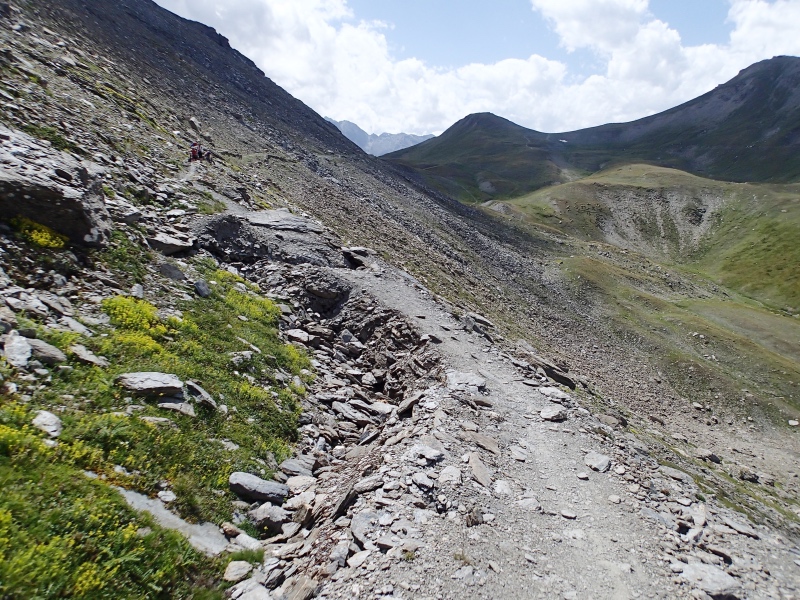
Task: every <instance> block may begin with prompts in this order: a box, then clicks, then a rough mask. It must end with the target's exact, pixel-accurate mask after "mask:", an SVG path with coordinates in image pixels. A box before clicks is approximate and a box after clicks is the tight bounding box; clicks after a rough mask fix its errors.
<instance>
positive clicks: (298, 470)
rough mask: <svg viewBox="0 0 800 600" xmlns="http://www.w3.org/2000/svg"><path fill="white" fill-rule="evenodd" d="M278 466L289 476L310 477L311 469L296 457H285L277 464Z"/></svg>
mask: <svg viewBox="0 0 800 600" xmlns="http://www.w3.org/2000/svg"><path fill="white" fill-rule="evenodd" d="M278 468H279V469H280V470H281V471H283V472H284V473H286V474H287V475H288V476H289V477H294V476H296V475H304V476H306V477H311V469H309V468H308V466H306V465H305V464H304V463H302V462H301V461H299V460H297V459H296V458H287V459H286V460H285V461H283V462H282V463H281V464H280V465H278Z"/></svg>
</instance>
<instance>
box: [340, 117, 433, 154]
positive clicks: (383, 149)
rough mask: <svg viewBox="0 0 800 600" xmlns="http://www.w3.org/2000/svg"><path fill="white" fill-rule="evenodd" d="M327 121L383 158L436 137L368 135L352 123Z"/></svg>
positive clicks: (368, 150)
mask: <svg viewBox="0 0 800 600" xmlns="http://www.w3.org/2000/svg"><path fill="white" fill-rule="evenodd" d="M325 120H326V121H328V122H329V123H332V124H333V125H335V126H336V127H337V128H338V129H339V131H341V132H342V134H343V135H344V136H345V137H346V138H347V139H349V140H350V141H351V142H353V143H354V144H355V145H356V146H358V147H359V148H361V149H362V150H363V151H364V152H366V153H367V154H372V155H373V156H383V155H384V154H389V153H390V152H395V151H397V150H404V149H406V148H409V147H411V146H415V145H416V144H419V143H421V142H424V141H425V140H429V139H431V138H432V137H434V136H433V135H432V134H427V135H413V134H410V133H381V134H380V135H376V134H374V133H367V132H366V131H364V130H363V129H361V127H359V126H358V125H356V124H355V123H353V122H352V121H335V120H334V119H331V118H330V117H325Z"/></svg>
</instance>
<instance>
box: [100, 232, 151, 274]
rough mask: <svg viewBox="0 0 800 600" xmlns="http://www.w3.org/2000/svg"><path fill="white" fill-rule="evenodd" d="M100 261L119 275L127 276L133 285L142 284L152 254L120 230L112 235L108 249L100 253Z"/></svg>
mask: <svg viewBox="0 0 800 600" xmlns="http://www.w3.org/2000/svg"><path fill="white" fill-rule="evenodd" d="M98 258H99V260H100V261H101V262H103V263H104V264H106V265H108V267H109V268H111V269H112V270H113V271H115V272H117V273H125V274H127V275H128V276H129V277H130V278H131V280H132V281H133V283H142V282H144V278H145V276H146V275H147V269H146V265H147V263H148V262H150V260H151V256H150V252H148V251H145V250H143V249H142V247H141V246H140V245H139V244H138V243H137V242H135V241H132V240H131V239H129V238H128V236H127V235H126V234H125V233H124V232H122V231H119V230H115V231H113V232H112V233H111V240H110V243H109V244H108V248H106V249H105V250H103V251H102V252H101V253H99V257H98Z"/></svg>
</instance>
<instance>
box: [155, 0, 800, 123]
mask: <svg viewBox="0 0 800 600" xmlns="http://www.w3.org/2000/svg"><path fill="white" fill-rule="evenodd" d="M530 1H531V6H532V9H533V10H535V11H538V12H539V13H540V14H541V15H542V16H543V17H544V18H545V19H546V20H547V22H548V23H549V24H550V25H551V27H552V28H553V30H554V31H555V32H556V33H557V34H558V36H559V39H560V42H561V44H562V46H564V47H565V48H566V49H567V50H568V51H572V50H576V49H579V48H583V49H588V50H589V51H590V52H592V53H593V54H594V55H595V56H596V57H597V59H598V60H599V61H600V62H599V64H600V65H601V67H600V68H599V70H598V72H596V73H594V74H592V75H590V76H588V77H585V78H583V79H580V80H578V81H575V78H574V76H571V74H570V73H569V71H568V68H567V66H566V65H565V64H564V63H561V62H559V61H555V60H551V59H548V58H546V57H542V56H537V55H533V56H531V57H529V58H528V59H526V60H521V59H507V60H502V61H499V62H496V63H493V64H469V65H465V66H462V67H460V68H456V69H437V68H434V67H431V66H429V65H426V64H425V63H424V62H423V61H420V60H417V59H405V60H396V59H395V58H394V57H393V56H392V55H391V52H390V50H389V45H388V43H387V40H386V37H385V35H384V32H385V30H386V27H387V25H386V24H384V23H380V22H364V21H360V22H359V21H357V20H356V19H355V16H354V15H353V14H352V11H351V10H350V8H349V7H348V5H347V1H346V0H291V1H287V0H227V1H226V2H224V3H223V2H221V1H220V0H158V2H159V3H160V4H161V5H163V6H165V7H166V8H168V9H170V10H173V11H174V12H176V13H178V14H180V15H182V16H185V17H187V18H192V19H195V20H198V21H201V22H204V23H206V24H208V25H211V26H212V27H215V28H216V29H217V30H218V31H220V32H221V33H222V34H223V35H225V36H227V37H229V38H230V40H231V44H232V45H233V46H234V47H235V48H237V49H239V50H240V51H241V52H242V53H244V54H245V55H247V56H248V57H250V58H251V59H252V60H253V61H255V62H256V64H258V65H259V67H261V68H262V69H263V70H264V71H265V73H266V74H267V75H268V76H269V77H271V78H272V79H273V80H274V81H275V82H276V83H278V84H279V85H281V86H283V87H284V88H286V89H287V90H288V91H289V92H290V93H292V94H293V95H295V96H296V97H298V98H300V99H301V100H303V101H304V102H305V103H306V104H308V105H309V106H311V107H312V108H314V109H315V110H316V111H317V112H319V113H320V114H322V115H325V116H330V117H333V118H335V119H339V120H341V119H347V120H350V121H353V122H355V123H357V124H358V125H360V126H361V127H363V128H364V129H365V130H367V131H370V132H382V131H394V132H397V131H405V132H407V133H428V132H439V131H442V130H443V129H445V128H447V127H449V126H450V125H451V124H452V123H454V122H455V121H456V120H458V119H460V118H462V117H464V116H465V115H467V114H470V113H474V112H484V111H488V112H493V113H495V114H498V115H501V116H504V117H506V118H509V119H511V120H512V121H514V122H516V123H519V124H521V125H525V126H528V127H532V128H535V129H539V130H542V131H564V130H570V129H578V128H581V127H587V126H591V125H598V124H601V123H606V122H609V121H624V120H631V119H635V118H639V117H642V116H645V115H647V114H652V113H654V112H658V111H660V110H664V109H666V108H669V107H671V106H675V105H677V104H679V103H681V102H685V101H687V100H689V99H691V98H693V97H696V96H698V95H700V94H702V93H704V92H706V91H708V90H710V89H712V88H713V87H714V86H715V85H717V84H719V83H722V82H723V81H726V80H727V79H730V78H731V77H733V76H734V75H735V74H736V73H737V72H738V71H739V70H741V69H742V68H744V67H746V66H748V65H749V64H751V63H753V62H756V61H758V60H762V59H765V58H771V57H772V56H774V55H777V54H794V55H798V54H800V36H798V35H797V25H796V24H797V23H800V0H775V1H772V2H768V1H767V0H731V5H730V11H729V15H728V20H729V21H730V22H731V23H732V24H733V27H734V30H733V32H732V34H731V37H730V40H729V41H728V43H726V44H717V45H714V44H707V45H702V46H693V47H688V46H684V45H683V44H682V41H681V38H680V35H679V34H678V32H677V31H675V30H674V29H672V28H670V27H669V25H668V24H667V23H664V22H662V21H660V20H658V19H656V18H654V17H653V16H652V15H651V13H650V12H649V10H648V0H569V1H567V0H530Z"/></svg>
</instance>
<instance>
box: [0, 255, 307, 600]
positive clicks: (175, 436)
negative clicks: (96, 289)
mask: <svg viewBox="0 0 800 600" xmlns="http://www.w3.org/2000/svg"><path fill="white" fill-rule="evenodd" d="M200 269H202V270H203V271H204V276H205V277H206V278H208V279H209V280H210V281H213V282H216V284H215V285H214V284H212V287H213V290H214V291H213V294H212V296H211V297H209V298H206V299H199V298H198V299H194V300H191V301H185V302H184V303H183V304H182V305H181V307H180V308H181V313H180V316H177V315H176V316H170V317H164V316H163V315H161V314H160V313H159V312H158V311H157V310H156V307H155V306H153V305H151V304H149V303H147V302H145V301H143V300H137V299H134V298H129V297H115V298H111V299H107V300H106V301H105V302H104V303H103V305H102V308H103V310H104V311H105V312H106V313H107V314H108V315H109V317H110V319H111V325H110V326H108V327H106V328H97V329H98V331H97V333H98V334H100V335H96V336H93V337H91V338H85V337H82V336H80V335H79V334H76V333H72V332H54V331H53V330H48V329H45V328H43V327H41V326H40V325H38V324H37V323H35V322H33V321H27V320H25V319H23V323H21V326H26V327H32V328H34V329H36V330H37V333H38V335H39V337H41V338H42V339H45V340H47V341H49V342H50V343H52V344H54V345H56V346H58V347H59V348H61V349H62V350H64V351H65V352H66V353H67V354H68V356H69V357H70V362H69V366H70V367H71V369H53V370H52V372H51V373H50V376H49V378H48V379H47V381H44V380H40V382H41V383H43V385H41V384H40V382H37V383H35V384H34V385H31V384H30V383H28V382H26V381H24V379H21V378H19V377H18V374H17V373H15V372H13V371H11V369H8V368H5V367H3V373H2V374H3V376H4V378H5V379H6V381H7V382H9V383H16V384H17V385H18V386H19V387H20V391H19V393H24V394H26V399H25V402H24V403H23V402H21V401H20V399H19V397H17V396H16V395H15V394H14V395H4V396H3V397H2V399H0V486H1V487H2V489H3V494H1V495H0V557H2V560H0V596H2V597H4V598H30V597H37V598H56V597H66V596H69V597H76V598H111V597H113V598H144V597H149V598H175V597H186V598H189V597H201V596H198V595H197V594H199V593H200V592H199V591H198V590H201V589H202V587H203V585H204V584H202V582H203V581H205V582H209V581H212V580H213V579H214V578H215V577H216V576H217V575H216V574H217V573H218V571H219V566H218V565H212V564H211V563H210V562H209V561H208V560H206V559H203V558H202V557H200V556H199V555H197V553H195V552H194V551H193V550H191V549H190V548H189V547H188V546H187V544H186V542H185V541H183V540H182V538H180V536H176V535H172V534H170V533H167V532H164V531H162V530H161V529H159V528H158V527H156V526H154V525H153V524H152V523H150V522H149V520H148V519H147V518H146V517H143V516H138V515H136V514H135V513H133V512H132V511H130V510H129V509H128V508H127V505H126V504H125V502H124V500H122V499H121V497H120V496H119V495H118V494H117V493H116V492H115V491H114V490H113V488H111V487H110V484H114V485H119V486H122V487H125V488H128V489H134V490H137V491H139V492H142V493H145V494H148V495H154V494H155V493H156V492H157V491H159V490H160V489H162V488H163V486H164V484H165V483H166V484H167V485H169V486H170V487H171V489H172V490H173V491H174V492H175V494H176V495H177V500H176V501H175V504H174V505H175V508H176V509H177V511H178V512H179V514H181V516H183V517H184V518H186V519H187V520H190V521H211V522H216V523H218V522H221V521H223V520H225V519H228V518H229V517H230V502H231V501H232V500H233V499H235V497H234V496H233V495H232V494H231V493H230V492H229V491H228V484H227V481H228V477H229V475H230V473H231V472H232V471H235V470H244V471H249V472H254V473H259V474H262V475H263V476H265V477H268V476H269V475H270V474H271V465H272V466H274V465H275V464H276V462H275V461H280V460H282V459H283V458H285V457H286V456H288V455H289V451H290V444H291V443H292V442H293V441H294V440H295V439H296V430H297V416H298V414H299V410H300V408H299V402H298V399H299V397H300V396H302V395H303V394H304V393H305V390H304V387H303V385H302V384H300V385H298V383H297V379H295V380H294V381H295V382H294V383H288V385H287V384H286V383H285V382H286V381H288V379H290V378H291V377H294V376H299V377H300V378H301V380H308V377H310V376H311V375H310V372H309V371H308V370H307V369H308V367H309V361H308V358H307V357H306V356H305V355H304V354H303V353H302V352H300V351H299V350H297V349H296V348H295V347H294V346H291V345H287V344H284V343H283V342H282V341H281V340H280V339H279V338H278V334H277V333H278V332H277V320H278V316H279V314H280V311H279V309H278V308H277V307H276V306H275V305H274V304H273V303H272V302H271V301H270V300H268V299H265V298H263V297H261V296H260V295H258V294H257V293H255V292H254V291H253V286H251V285H250V284H246V282H244V280H242V279H241V278H238V277H237V276H234V275H232V274H230V273H228V272H227V271H214V270H213V269H212V267H211V265H208V264H201V265H200ZM245 319H246V320H245ZM245 340H246V341H245ZM76 342H77V343H81V344H83V345H85V346H87V347H89V348H90V349H91V350H92V351H94V352H95V353H96V354H98V355H102V356H105V357H107V358H108V359H109V360H110V362H111V366H110V367H109V368H106V369H101V368H99V367H94V366H89V365H85V364H82V363H80V362H79V361H77V360H76V359H75V357H74V356H73V355H72V354H71V351H70V349H69V348H70V346H71V345H72V344H74V343H76ZM129 371H163V372H168V373H174V374H176V375H178V376H179V377H180V378H181V379H183V380H184V381H186V380H192V381H196V382H197V383H198V384H200V385H201V386H203V387H204V388H205V389H206V390H207V391H208V392H209V393H210V394H212V395H213V397H214V398H215V399H216V401H217V402H218V403H220V404H225V405H226V406H227V411H228V412H227V415H226V414H225V413H224V412H221V411H218V410H214V409H213V408H210V407H206V406H201V405H195V411H196V414H197V416H196V417H194V418H192V417H189V416H184V415H182V414H178V413H175V412H167V411H165V410H162V409H159V408H157V407H156V406H155V404H154V403H153V402H152V401H148V400H146V399H134V398H131V397H129V396H128V395H127V394H126V393H125V391H124V390H123V389H121V388H119V387H117V386H116V385H115V384H114V380H115V377H116V376H117V375H118V374H120V373H123V372H129ZM281 373H283V374H281ZM39 409H45V410H50V411H53V412H57V413H58V414H59V416H60V418H61V420H62V422H63V425H64V431H63V433H62V434H61V436H60V437H59V438H58V443H57V444H56V445H54V447H52V448H51V447H49V446H48V445H47V444H46V443H45V440H43V437H44V436H43V435H42V434H41V433H40V432H38V430H35V429H33V428H32V427H31V425H30V423H31V421H32V419H33V417H34V416H35V414H36V411H37V410H39ZM149 417H159V418H162V419H163V418H164V417H166V418H167V419H169V421H167V422H163V421H161V422H159V421H158V420H156V421H151V420H149ZM222 440H226V441H227V442H230V443H227V442H226V444H223V443H222ZM48 443H49V442H48ZM83 471H87V472H91V473H93V474H95V475H96V476H97V478H96V479H89V478H87V477H86V476H85V475H84V474H83ZM144 527H149V529H142V528H144ZM256 559H258V557H257V556H254V555H253V556H248V558H246V560H256ZM44 573H47V576H46V577H44V576H43V574H44ZM193 594H195V596H193ZM202 597H213V595H212V596H202Z"/></svg>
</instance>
